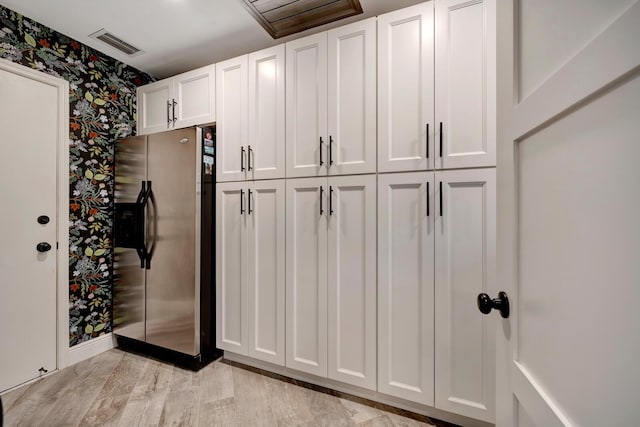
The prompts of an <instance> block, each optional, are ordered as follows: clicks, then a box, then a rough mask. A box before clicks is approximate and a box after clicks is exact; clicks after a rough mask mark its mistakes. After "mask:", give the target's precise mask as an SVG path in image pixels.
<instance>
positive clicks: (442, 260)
mask: <svg viewBox="0 0 640 427" xmlns="http://www.w3.org/2000/svg"><path fill="white" fill-rule="evenodd" d="M495 177H496V170H495V169H494V168H487V169H466V170H452V171H443V172H436V174H435V183H436V185H437V189H436V208H437V209H436V221H435V236H436V239H435V240H436V253H435V278H436V282H435V286H436V288H435V300H436V305H435V316H436V317H435V319H436V320H435V321H436V323H435V331H436V333H435V336H436V340H435V351H436V352H435V355H436V361H435V367H436V371H435V372H436V374H435V381H436V395H435V406H436V408H438V409H443V410H445V411H449V412H453V413H456V414H461V415H466V416H468V417H471V418H475V419H479V420H483V421H487V422H494V397H495V391H494V380H495V369H494V366H495V325H496V323H495V319H493V318H492V317H486V316H483V315H482V313H480V311H478V310H477V308H476V298H477V296H478V294H480V293H482V292H485V293H486V292H489V289H488V286H489V285H493V283H495V264H496V263H495V252H496V243H495V235H496V212H495V209H496V183H495V179H496V178H495Z"/></svg>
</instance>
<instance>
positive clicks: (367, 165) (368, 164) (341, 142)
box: [327, 18, 376, 175]
mask: <svg viewBox="0 0 640 427" xmlns="http://www.w3.org/2000/svg"><path fill="white" fill-rule="evenodd" d="M327 38H328V63H329V69H328V70H329V72H328V90H329V92H328V133H329V140H328V159H327V161H328V165H329V167H328V171H329V175H345V174H359V173H373V172H375V171H376V20H375V18H371V19H367V20H364V21H360V22H356V23H353V24H350V25H345V26H343V27H339V28H335V29H333V30H330V31H329V32H328V33H327Z"/></svg>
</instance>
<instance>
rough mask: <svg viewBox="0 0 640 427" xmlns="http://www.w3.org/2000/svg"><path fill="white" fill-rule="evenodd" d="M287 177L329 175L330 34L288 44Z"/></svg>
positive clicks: (305, 38) (321, 34)
mask: <svg viewBox="0 0 640 427" xmlns="http://www.w3.org/2000/svg"><path fill="white" fill-rule="evenodd" d="M286 49H287V54H286V55H287V73H286V85H287V89H286V92H287V98H286V99H287V102H286V110H287V124H286V128H287V131H286V133H287V137H286V138H287V155H286V157H287V161H286V162H287V177H288V178H289V177H300V176H321V175H326V174H327V162H326V154H327V33H326V32H325V33H320V34H314V35H312V36H308V37H304V38H302V39H298V40H294V41H291V42H288V43H287V45H286Z"/></svg>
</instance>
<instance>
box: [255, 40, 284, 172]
mask: <svg viewBox="0 0 640 427" xmlns="http://www.w3.org/2000/svg"><path fill="white" fill-rule="evenodd" d="M284 57H285V50H284V45H279V46H274V47H271V48H268V49H264V50H261V51H259V52H254V53H251V54H249V115H248V121H249V136H248V142H247V179H271V178H284V176H285V169H284V166H285V116H284V115H285V108H284V94H285V92H284V65H285V62H284Z"/></svg>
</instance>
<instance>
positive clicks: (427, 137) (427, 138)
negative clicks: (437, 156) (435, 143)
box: [425, 123, 429, 185]
mask: <svg viewBox="0 0 640 427" xmlns="http://www.w3.org/2000/svg"><path fill="white" fill-rule="evenodd" d="M425 139H426V140H427V159H428V158H429V123H427V136H426V138H425ZM427 185H429V183H427Z"/></svg>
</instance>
